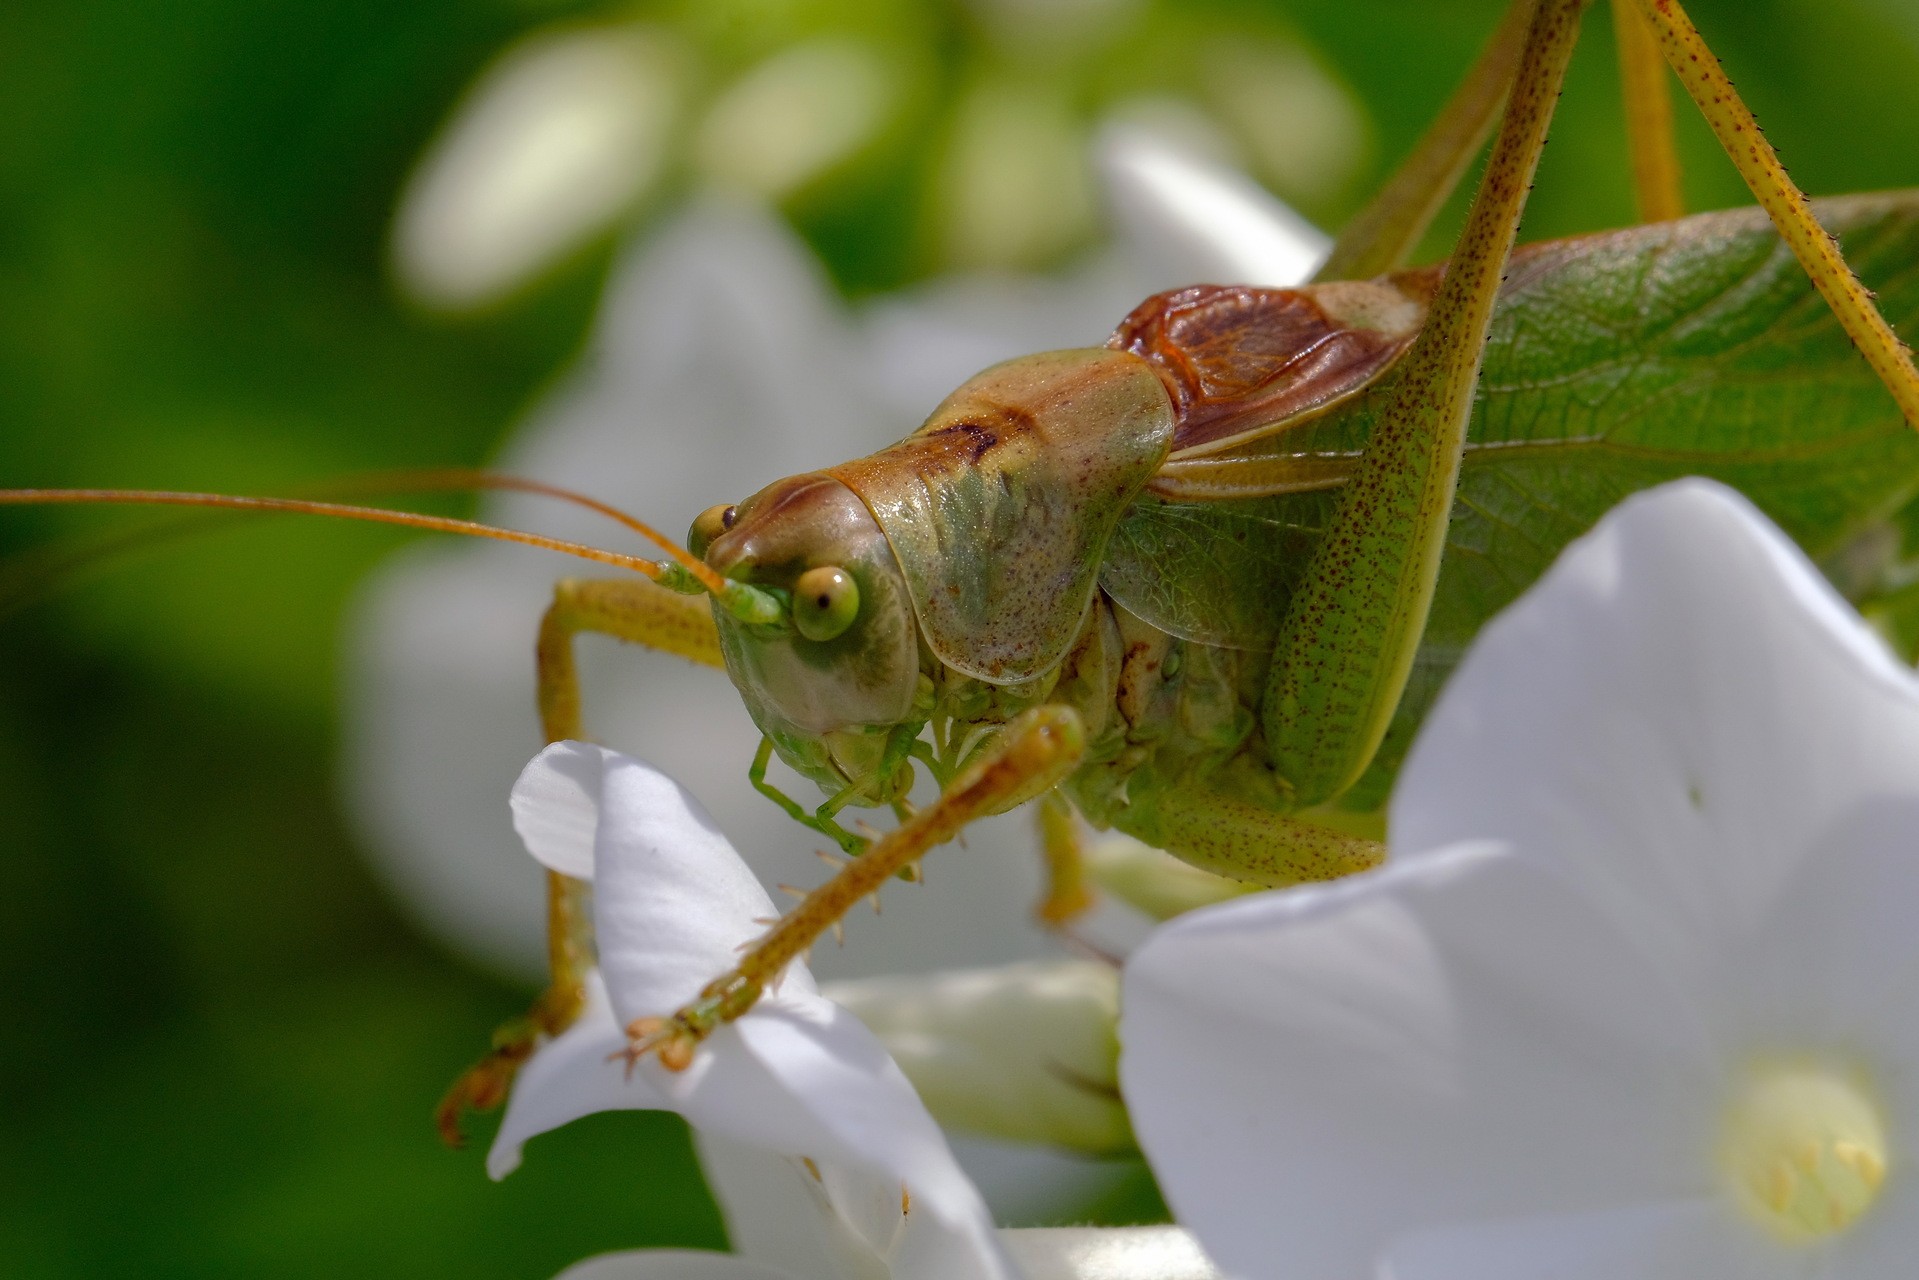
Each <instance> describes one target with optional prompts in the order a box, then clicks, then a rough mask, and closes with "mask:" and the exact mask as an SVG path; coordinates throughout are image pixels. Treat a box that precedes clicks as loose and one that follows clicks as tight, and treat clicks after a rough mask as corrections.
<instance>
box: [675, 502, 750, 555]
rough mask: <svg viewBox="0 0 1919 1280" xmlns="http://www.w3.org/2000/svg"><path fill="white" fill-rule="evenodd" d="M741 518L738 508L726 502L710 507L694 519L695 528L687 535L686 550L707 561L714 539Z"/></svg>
mask: <svg viewBox="0 0 1919 1280" xmlns="http://www.w3.org/2000/svg"><path fill="white" fill-rule="evenodd" d="M739 516H740V509H739V508H738V507H729V506H727V505H726V504H725V503H724V502H722V503H720V504H719V505H718V506H715V507H708V508H707V509H706V510H704V511H702V512H700V514H698V515H696V516H694V517H693V528H692V530H691V531H690V532H689V533H688V534H687V535H686V549H687V550H688V551H691V552H692V553H693V554H694V555H696V556H698V557H700V558H701V559H705V558H706V549H707V548H708V547H710V546H712V545H713V539H715V538H717V537H719V536H720V535H721V534H722V533H725V532H726V531H727V530H728V529H731V528H732V527H733V522H734V521H735V520H737V519H739Z"/></svg>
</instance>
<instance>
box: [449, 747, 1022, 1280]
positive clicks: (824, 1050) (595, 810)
mask: <svg viewBox="0 0 1919 1280" xmlns="http://www.w3.org/2000/svg"><path fill="white" fill-rule="evenodd" d="M513 816H514V825H515V826H516V827H517V828H518V829H519V832H520V835H521V837H522V839H524V840H525V841H526V847H527V849H528V851H529V852H531V853H532V854H533V856H534V857H535V858H537V859H538V860H539V861H540V862H541V863H543V864H544V865H545V866H547V867H548V868H550V869H551V870H555V871H559V872H563V873H564V874H566V875H570V876H574V877H577V878H580V879H586V880H591V881H592V882H593V886H594V909H593V923H594V929H595V932H596V935H597V938H598V944H599V955H600V968H599V972H598V973H597V974H595V975H594V977H593V980H592V981H591V983H590V984H589V985H590V990H589V995H588V1000H587V1007H586V1009H585V1011H584V1013H582V1015H581V1016H580V1018H579V1020H578V1021H577V1022H576V1023H574V1025H573V1026H572V1027H570V1028H568V1029H567V1030H566V1031H565V1032H563V1033H562V1034H560V1035H559V1036H558V1037H556V1038H555V1039H554V1040H552V1041H551V1042H550V1043H548V1044H545V1045H543V1046H542V1047H541V1048H540V1049H539V1051H538V1052H537V1053H536V1054H535V1055H534V1057H533V1058H532V1060H531V1061H529V1062H528V1063H527V1065H526V1067H525V1068H524V1069H523V1070H522V1071H521V1073H520V1077H519V1080H518V1081H517V1083H516V1084H515V1087H514V1090H513V1094H512V1097H511V1099H510V1100H509V1101H508V1103H507V1111H506V1116H505V1119H504V1120H503V1121H502V1122H501V1124H500V1130H499V1134H498V1136H497V1137H496V1139H495V1140H494V1144H493V1150H492V1151H491V1152H490V1153H489V1154H488V1157H487V1167H488V1170H489V1171H490V1172H491V1173H492V1174H493V1175H494V1176H495V1177H503V1176H505V1175H506V1174H507V1173H509V1172H511V1171H512V1170H513V1168H515V1167H516V1166H517V1165H518V1163H519V1160H520V1148H521V1146H522V1144H524V1143H525V1142H526V1141H527V1140H528V1139H529V1138H531V1137H533V1136H534V1135H536V1134H540V1133H544V1132H546V1131H547V1130H549V1129H553V1128H556V1127H558V1126H559V1125H562V1124H566V1123H567V1122H569V1121H571V1120H574V1119H577V1118H578V1117H580V1116H583V1115H587V1114H589V1113H591V1112H594V1111H606V1110H614V1109H619V1108H637V1109H648V1110H657V1109H665V1110H671V1111H676V1112H678V1113H679V1114H681V1115H683V1116H685V1117H686V1119H687V1121H688V1122H689V1123H690V1124H692V1125H693V1126H694V1127H695V1128H696V1129H697V1130H699V1131H700V1132H701V1133H703V1134H707V1135H711V1136H715V1137H719V1138H723V1139H730V1140H731V1141H733V1142H736V1143H741V1144H745V1145H747V1146H750V1147H753V1148H757V1149H760V1150H763V1151H766V1152H769V1153H772V1154H773V1155H774V1156H776V1157H778V1158H779V1159H780V1160H782V1161H784V1162H785V1163H787V1164H788V1165H789V1166H790V1167H791V1168H792V1169H793V1170H794V1171H795V1172H794V1176H796V1177H803V1178H805V1179H806V1180H808V1181H810V1182H811V1183H812V1184H813V1185H814V1186H816V1188H817V1195H818V1199H819V1200H820V1202H821V1204H822V1206H823V1207H824V1208H825V1209H827V1210H828V1212H825V1213H823V1214H821V1215H820V1220H821V1222H822V1223H823V1224H825V1225H827V1226H837V1227H839V1228H841V1229H842V1230H841V1232H840V1234H841V1235H843V1236H844V1238H843V1239H837V1238H836V1239H833V1240H832V1242H831V1243H832V1244H833V1246H834V1247H836V1248H838V1249H841V1250H844V1251H847V1252H849V1253H851V1254H853V1255H856V1256H857V1255H858V1254H860V1253H861V1251H862V1250H863V1251H865V1252H868V1253H870V1254H871V1255H872V1256H873V1257H874V1258H875V1259H877V1260H880V1261H883V1262H886V1263H888V1264H891V1265H895V1266H898V1267H899V1268H900V1269H901V1270H902V1272H903V1274H907V1275H911V1276H914V1277H922V1276H923V1277H926V1280H935V1278H943V1277H951V1278H952V1280H993V1278H995V1277H1001V1276H1006V1275H1009V1274H1011V1273H1010V1271H1009V1270H1008V1267H1007V1264H1006V1263H1005V1260H1004V1259H1003V1257H1002V1256H1001V1254H1000V1251H999V1248H998V1246H997V1243H996V1242H995V1239H994V1236H993V1224H992V1219H991V1218H990V1217H989V1216H988V1214H987V1211H986V1206H985V1204H984V1202H982V1201H981V1200H980V1198H979V1193H978V1192H976V1191H975V1190H974V1189H973V1185H972V1183H971V1182H969V1181H968V1180H967V1178H966V1175H965V1174H964V1173H962V1172H961V1171H960V1168H959V1165H958V1164H957V1163H955V1162H954V1160H953V1156H952V1153H951V1152H950V1151H948V1150H947V1147H946V1141H945V1139H944V1137H942V1136H941V1134H940V1131H939V1126H938V1125H937V1124H935V1123H934V1121H933V1118H932V1116H930V1115H928V1114H927V1112H926V1108H925V1107H923V1106H921V1105H920V1101H919V1097H918V1095H916V1094H915V1093H914V1092H913V1087H912V1085H910V1084H908V1083H907V1081H906V1077H905V1076H903V1075H901V1074H900V1070H899V1068H898V1067H897V1066H895V1065H894V1063H893V1060H892V1059H891V1058H890V1057H888V1056H887V1054H886V1050H885V1049H883V1048H882V1047H881V1046H880V1044H879V1042H878V1041H877V1040H876V1039H874V1037H873V1035H872V1033H871V1032H869V1031H868V1030H867V1029H866V1028H865V1027H864V1026H863V1025H861V1023H860V1022H859V1020H858V1019H857V1018H855V1017H853V1016H852V1015H851V1014H849V1013H847V1012H846V1011H845V1010H844V1009H841V1008H840V1007H839V1006H837V1005H835V1004H833V1003H832V1002H831V1001H829V1000H827V999H825V998H824V997H823V996H821V995H820V994H819V991H818V990H817V988H816V987H815V986H814V984H813V977H812V974H810V973H809V972H808V971H807V969H806V966H805V964H804V963H800V962H796V963H794V964H793V965H791V966H790V967H789V968H788V970H787V971H786V973H785V974H784V975H783V976H782V977H781V979H780V981H779V982H778V983H777V984H776V985H774V986H773V987H772V988H771V989H770V990H769V991H768V992H767V993H766V995H765V996H764V997H763V998H762V999H761V1000H760V1002H759V1003H758V1004H757V1005H755V1006H754V1008H753V1009H752V1011H751V1012H749V1013H748V1014H747V1015H746V1016H744V1017H742V1018H740V1019H738V1020H737V1021H735V1022H732V1023H728V1024H727V1025H725V1026H723V1027H721V1028H719V1029H718V1030H717V1031H715V1032H714V1033H713V1035H712V1036H711V1037H710V1038H709V1039H708V1040H707V1041H706V1042H705V1044H704V1045H703V1046H702V1047H701V1049H700V1051H699V1052H698V1053H697V1054H696V1055H695V1057H694V1060H693V1062H692V1064H691V1065H690V1066H688V1067H687V1068H686V1069H685V1070H684V1071H680V1072H671V1071H668V1070H666V1069H665V1068H664V1067H663V1066H661V1065H660V1064H659V1063H658V1062H657V1061H655V1060H654V1059H653V1058H652V1057H648V1058H646V1059H644V1060H642V1061H640V1062H639V1063H638V1064H636V1065H635V1066H634V1067H633V1068H632V1069H631V1070H630V1071H629V1070H628V1067H627V1064H626V1063H625V1062H624V1061H622V1060H621V1056H620V1055H621V1052H622V1051H623V1050H624V1049H625V1048H626V1045H627V1036H626V1032H625V1030H624V1028H626V1027H627V1026H629V1025H631V1024H632V1023H633V1021H634V1020H635V1019H638V1018H642V1017H649V1016H652V1017H664V1016H669V1015H671V1014H672V1013H673V1011H674V1010H675V1009H677V1008H679V1007H680V1006H681V1005H683V1004H685V1003H687V1002H688V1001H689V1000H691V999H692V998H694V997H695V996H696V995H698V994H699V991H700V988H701V987H703V986H704V985H705V984H706V983H707V981H708V980H709V979H711V978H712V977H714V976H715V975H717V974H719V973H722V972H724V971H726V970H727V969H729V968H730V967H731V966H732V964H733V962H734V960H735V959H736V958H737V948H738V947H739V946H740V945H741V944H742V943H744V942H748V941H750V940H751V939H753V938H755V937H757V936H758V935H759V934H760V933H762V932H764V930H765V921H767V920H768V919H770V918H772V917H773V916H774V915H775V914H776V913H775V911H774V908H773V904H772V902H771V901H770V900H769V899H768V898H767V896H766V891H765V890H764V889H762V888H761V887H760V884H759V881H757V880H755V879H754V878H753V874H752V872H750V871H749V870H747V868H746V864H745V863H743V862H741V861H740V860H739V857H738V856H737V855H736V854H734V852H733V850H732V848H731V846H729V845H728V844H727V843H726V838H725V837H724V836H722V835H721V834H720V833H719V830H718V829H717V828H716V827H715V826H714V825H713V821H712V819H711V818H709V817H708V816H707V815H706V813H705V812H704V811H703V810H701V809H700V807H699V803H698V802H697V801H695V800H694V799H693V798H692V796H690V795H689V794H687V792H686V791H685V790H684V789H682V788H681V787H680V786H678V784H676V783H674V782H673V780H672V779H670V778H668V777H666V776H665V775H664V774H662V773H659V772H658V771H657V770H654V769H652V768H650V767H649V766H647V765H645V764H642V763H641V762H640V761H638V760H635V759H633V758H631V757H629V756H623V755H620V754H619V753H618V752H614V751H609V750H607V749H606V748H604V747H596V746H589V745H586V744H583V743H576V742H564V743H557V744H555V745H554V746H551V747H549V748H547V749H546V750H545V751H543V752H541V753H540V754H539V755H538V756H537V757H535V758H534V760H533V762H532V763H531V764H529V765H528V766H527V768H526V771H525V772H524V773H523V774H522V775H521V778H520V781H519V784H518V785H517V786H516V787H515V788H514V791H513Z"/></svg>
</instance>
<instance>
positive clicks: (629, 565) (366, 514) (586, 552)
mask: <svg viewBox="0 0 1919 1280" xmlns="http://www.w3.org/2000/svg"><path fill="white" fill-rule="evenodd" d="M500 479H506V478H505V477H500ZM535 486H538V487H535ZM486 487H489V488H494V487H497V488H509V487H510V488H521V487H524V488H526V489H527V491H528V492H541V491H543V490H548V489H551V488H552V487H551V486H539V484H538V482H537V481H531V480H529V481H523V482H516V483H514V484H511V485H508V484H500V485H488V486H486ZM564 492H565V491H559V490H555V491H553V492H552V494H551V496H555V497H557V496H560V495H561V493H564ZM567 496H568V497H569V498H572V497H577V496H578V495H570V494H569V495H567ZM587 501H588V502H590V503H593V505H594V506H595V507H596V509H602V510H604V511H605V512H606V513H607V514H610V515H613V516H614V517H615V518H617V519H619V520H620V521H621V523H623V524H627V525H629V527H635V528H636V529H637V531H639V532H641V533H643V534H645V535H646V536H647V537H648V538H650V539H652V540H653V541H656V542H659V543H661V544H662V545H663V546H665V547H666V548H667V549H668V550H669V551H672V552H677V553H678V554H676V555H674V559H675V560H676V561H678V562H679V563H680V564H681V565H682V566H683V567H685V568H686V569H687V570H688V571H689V572H691V573H693V574H694V576H695V577H697V578H699V579H700V582H701V584H702V585H703V586H707V587H708V589H709V590H717V589H723V588H724V587H725V585H726V583H725V580H724V579H723V578H721V577H720V576H719V575H718V574H716V573H714V572H713V570H711V569H710V568H708V567H707V566H706V565H704V564H701V563H700V562H699V561H697V560H694V559H693V557H692V556H691V555H689V554H687V553H686V552H684V551H681V550H680V549H679V548H678V547H675V546H673V544H672V543H670V542H668V541H667V540H666V539H665V538H664V537H662V536H661V535H660V534H658V533H656V532H654V531H653V530H652V529H650V528H648V527H647V526H645V525H644V524H641V523H640V522H639V521H637V520H634V519H632V517H630V516H626V515H624V514H623V513H620V512H617V511H615V510H614V509H613V508H612V507H607V506H605V504H602V503H597V502H593V500H592V499H588V500H587ZM65 504H101V505H107V504H113V505H137V506H160V507H219V508H223V509H226V510H230V511H284V512H292V513H296V514H300V515H312V516H330V517H332V518H334V519H337V520H364V521H367V522H369V523H372V524H391V525H400V526H402V527H404V528H408V529H426V530H430V531H432V532H435V533H457V534H462V535H464V536H466V537H469V538H491V539H493V540H494V541H495V542H517V543H519V544H521V545H522V546H528V547H539V548H541V549H543V550H546V551H557V552H559V553H560V554H561V555H569V556H576V557H578V558H579V559H581V560H592V561H595V562H597V563H599V564H608V565H612V566H614V567H615V568H619V569H631V570H633V571H634V572H635V573H641V574H645V575H646V576H647V577H649V578H653V579H656V580H657V579H658V578H660V577H661V576H662V575H663V574H664V573H665V572H666V567H665V566H664V565H662V564H660V563H659V562H658V561H656V560H645V559H642V558H641V557H639V556H629V555H624V554H622V553H620V552H618V551H603V550H601V549H600V548H598V547H589V546H587V545H586V544H585V543H581V542H569V541H567V540H565V539H564V538H549V537H546V536H545V535H543V534H538V533H526V532H523V531H521V530H519V529H501V528H496V527H494V526H493V525H490V524H480V523H478V522H477V521H473V520H455V519H452V518H450V517H447V516H428V515H420V514H419V513H417V512H413V511H390V510H388V509H386V508H384V507H360V506H353V505H350V504H347V503H342V502H315V501H310V500H307V499H302V498H255V497H243V496H240V495H237V494H230V493H178V492H174V491H172V490H167V489H0V506H52V505H65ZM682 557H683V558H682ZM695 566H697V568H696V567H695ZM709 580H710V581H709Z"/></svg>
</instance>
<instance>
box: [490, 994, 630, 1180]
mask: <svg viewBox="0 0 1919 1280" xmlns="http://www.w3.org/2000/svg"><path fill="white" fill-rule="evenodd" d="M625 1047H626V1033H625V1032H624V1031H622V1030H621V1029H620V1027H619V1026H618V1025H617V1024H616V1023H615V1022H614V1021H613V1009H612V1006H611V1004H610V1003H609V1002H608V1001H607V998H606V985H605V984H604V983H603V982H601V981H600V976H599V974H598V973H592V974H589V975H587V981H586V1006H585V1008H583V1009H582V1010H581V1012H580V1016H579V1019H578V1021H576V1022H574V1024H573V1025H572V1026H570V1027H568V1028H567V1029H566V1030H565V1031H563V1032H561V1033H560V1034H559V1035H558V1036H555V1037H554V1038H553V1039H552V1040H550V1041H548V1042H547V1043H546V1044H543V1045H541V1046H540V1048H539V1049H538V1050H537V1051H536V1052H535V1053H534V1055H533V1057H532V1059H531V1060H529V1061H528V1062H527V1064H526V1065H525V1066H523V1067H521V1068H520V1074H519V1077H518V1078H517V1079H515V1080H514V1082H513V1093H512V1096H511V1097H509V1098H508V1099H507V1103H506V1115H505V1116H504V1117H502V1118H501V1120H500V1130H499V1132H498V1133H497V1134H495V1135H494V1137H493V1148H492V1150H490V1151H488V1152H487V1155H486V1171H487V1172H488V1173H489V1174H491V1175H492V1176H493V1177H494V1178H504V1177H505V1176H506V1175H507V1174H509V1173H512V1172H513V1171H514V1170H515V1169H517V1168H519V1167H520V1148H521V1147H522V1146H524V1145H525V1144H526V1142H527V1140H528V1139H529V1138H534V1137H537V1136H538V1135H540V1134H542V1133H545V1132H547V1131H548V1130H550V1129H557V1128H559V1127H560V1126H561V1125H563V1124H571V1123H572V1122H573V1121H575V1120H578V1119H579V1118H580V1117H581V1116H587V1115H592V1114H593V1113H594V1112H595V1111H658V1110H663V1109H665V1108H666V1107H667V1105H668V1103H667V1101H666V1099H665V1098H664V1097H662V1096H661V1095H660V1093H659V1091H658V1090H657V1089H655V1088H654V1086H653V1084H652V1082H651V1079H650V1078H649V1077H648V1076H647V1075H646V1074H644V1073H643V1072H638V1071H636V1072H634V1073H632V1075H631V1076H630V1077H629V1076H628V1075H627V1072H626V1070H625V1067H624V1065H623V1064H621V1063H619V1062H614V1061H610V1059H611V1058H612V1056H613V1055H614V1054H616V1053H618V1052H619V1051H620V1050H622V1049H624V1048H625Z"/></svg>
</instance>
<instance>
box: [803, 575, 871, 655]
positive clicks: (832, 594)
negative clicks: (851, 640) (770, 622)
mask: <svg viewBox="0 0 1919 1280" xmlns="http://www.w3.org/2000/svg"><path fill="white" fill-rule="evenodd" d="M859 611H860V589H859V584H857V583H855V582H854V581H853V575H852V574H850V573H848V572H847V571H846V570H844V569H840V568H836V567H835V566H833V565H822V566H820V567H819V568H817V569H808V570H807V571H806V572H805V573H802V574H801V575H800V577H799V581H797V582H795V583H794V584H793V625H794V626H795V627H797V628H798V629H799V633H800V634H801V635H803V636H805V637H806V638H807V639H808V640H831V639H832V638H833V637H834V636H836V635H838V634H840V633H841V632H842V631H844V630H846V629H847V628H848V627H850V626H852V625H853V619H854V618H855V617H856V616H857V615H858V614H859Z"/></svg>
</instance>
